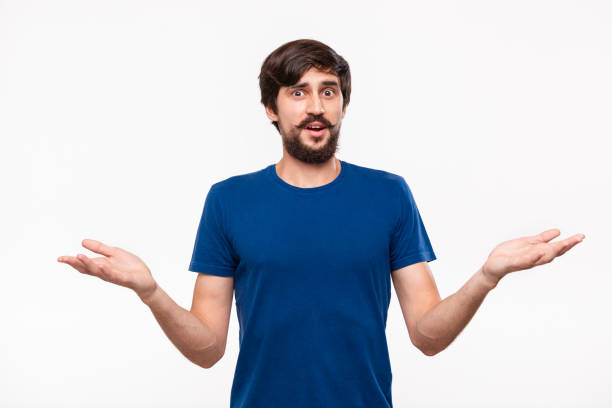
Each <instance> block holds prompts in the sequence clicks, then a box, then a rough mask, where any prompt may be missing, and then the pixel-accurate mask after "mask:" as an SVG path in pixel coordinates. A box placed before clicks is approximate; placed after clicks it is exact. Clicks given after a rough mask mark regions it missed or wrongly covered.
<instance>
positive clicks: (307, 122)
mask: <svg viewBox="0 0 612 408" xmlns="http://www.w3.org/2000/svg"><path fill="white" fill-rule="evenodd" d="M312 122H321V123H323V124H324V125H325V126H326V127H333V126H334V125H332V124H331V123H330V122H329V121H328V120H327V119H325V118H324V117H323V116H320V115H318V116H311V117H309V118H308V119H306V120H304V121H303V122H302V123H301V124H300V125H299V126H298V128H305V127H306V126H308V125H310V124H311V123H312Z"/></svg>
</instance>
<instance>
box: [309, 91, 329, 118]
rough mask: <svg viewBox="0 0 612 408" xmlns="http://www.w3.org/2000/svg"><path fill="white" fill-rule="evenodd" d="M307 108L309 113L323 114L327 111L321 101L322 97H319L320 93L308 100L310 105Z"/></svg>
mask: <svg viewBox="0 0 612 408" xmlns="http://www.w3.org/2000/svg"><path fill="white" fill-rule="evenodd" d="M307 110H308V112H307V113H309V114H312V115H321V114H323V113H324V112H325V109H324V108H323V104H322V103H321V98H319V95H313V96H312V97H311V98H310V100H309V101H308V106H307Z"/></svg>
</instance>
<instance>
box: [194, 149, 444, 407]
mask: <svg viewBox="0 0 612 408" xmlns="http://www.w3.org/2000/svg"><path fill="white" fill-rule="evenodd" d="M340 163H341V169H340V174H339V175H338V176H337V177H336V178H335V179H334V180H333V181H331V182H330V183H328V184H325V185H322V186H319V187H313V188H301V187H296V186H293V185H291V184H289V183H287V182H285V181H284V180H282V179H281V178H280V177H279V176H278V174H277V173H276V167H275V164H271V165H269V166H268V167H266V168H264V169H262V170H259V171H256V172H252V173H248V174H242V175H238V176H234V177H230V178H228V179H225V180H223V181H220V182H218V183H215V184H213V185H212V186H211V188H210V190H209V192H208V194H207V196H206V200H205V203H204V211H203V214H202V218H201V221H200V225H199V227H198V231H197V236H196V240H195V245H194V250H193V255H192V259H191V263H190V265H189V270H191V271H194V272H201V273H206V274H212V275H218V276H227V277H233V278H234V290H235V299H236V312H237V316H238V322H239V326H240V332H239V343H240V352H239V354H238V361H237V364H236V369H235V372H234V380H233V385H232V391H231V399H230V405H231V408H259V407H263V408H277V407H278V408H281V407H282V408H284V407H291V408H301V407H304V408H306V407H308V408H315V407H335V408H342V407H350V408H357V407H364V408H366V407H367V408H386V407H392V402H391V377H392V375H391V364H390V361H389V352H388V348H387V338H386V334H385V329H386V323H387V311H388V309H389V302H390V299H391V272H392V271H394V270H396V269H399V268H402V267H404V266H407V265H411V264H414V263H416V262H422V261H432V260H435V259H436V256H435V254H434V251H433V249H432V246H431V243H430V241H429V237H428V236H427V232H426V231H425V227H424V225H423V221H422V219H421V217H420V215H419V211H418V209H417V206H416V203H415V201H414V198H413V196H412V193H411V191H410V189H409V187H408V185H407V184H406V181H405V180H404V178H403V177H401V176H398V175H395V174H393V173H389V172H386V171H382V170H375V169H370V168H366V167H362V166H358V165H355V164H351V163H347V162H345V161H343V160H341V161H340Z"/></svg>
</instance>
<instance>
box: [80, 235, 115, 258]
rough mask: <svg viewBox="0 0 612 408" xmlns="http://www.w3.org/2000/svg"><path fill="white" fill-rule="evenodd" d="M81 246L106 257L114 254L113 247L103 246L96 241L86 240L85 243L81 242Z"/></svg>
mask: <svg viewBox="0 0 612 408" xmlns="http://www.w3.org/2000/svg"><path fill="white" fill-rule="evenodd" d="M81 245H83V246H84V247H85V248H87V249H89V250H90V251H92V252H95V253H97V254H102V255H105V256H111V255H112V254H113V248H112V247H110V246H108V245H106V244H103V243H102V242H100V241H96V240H95V239H84V240H83V242H81Z"/></svg>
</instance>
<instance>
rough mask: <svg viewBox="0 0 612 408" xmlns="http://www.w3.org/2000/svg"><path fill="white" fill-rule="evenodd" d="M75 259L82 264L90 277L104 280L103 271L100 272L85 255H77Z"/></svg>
mask: <svg viewBox="0 0 612 408" xmlns="http://www.w3.org/2000/svg"><path fill="white" fill-rule="evenodd" d="M77 259H79V260H81V262H83V264H84V265H85V268H86V269H87V270H88V271H89V273H90V274H91V275H94V276H97V277H99V278H102V279H104V278H105V276H104V275H105V274H104V270H102V269H101V268H100V266H99V265H98V264H96V263H95V262H94V261H93V260H92V259H89V258H88V257H87V256H86V255H83V254H78V255H77Z"/></svg>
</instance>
